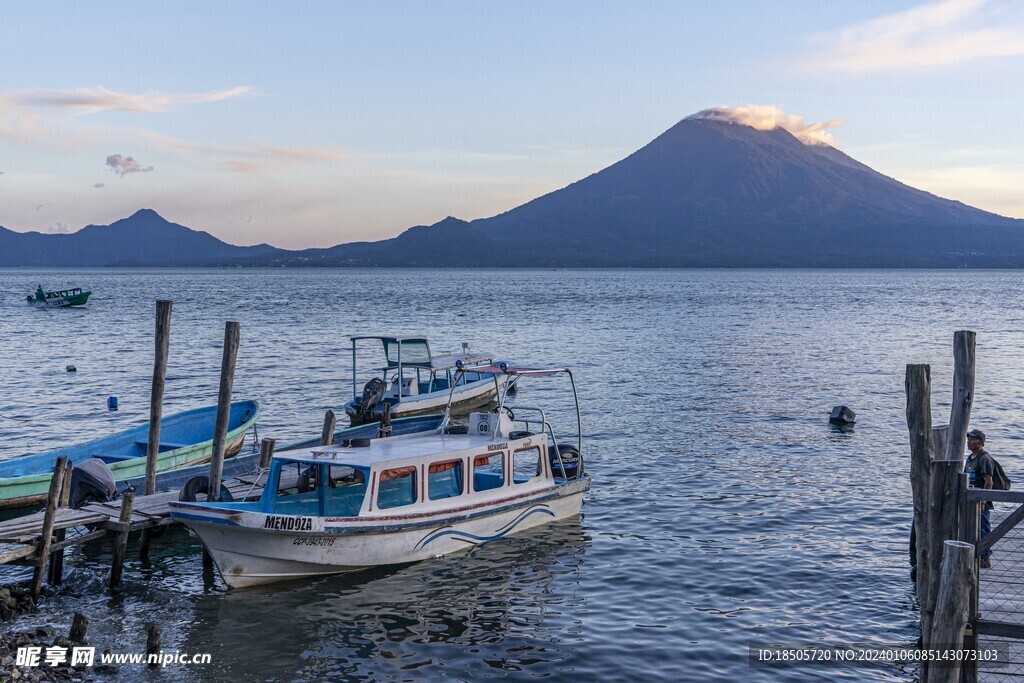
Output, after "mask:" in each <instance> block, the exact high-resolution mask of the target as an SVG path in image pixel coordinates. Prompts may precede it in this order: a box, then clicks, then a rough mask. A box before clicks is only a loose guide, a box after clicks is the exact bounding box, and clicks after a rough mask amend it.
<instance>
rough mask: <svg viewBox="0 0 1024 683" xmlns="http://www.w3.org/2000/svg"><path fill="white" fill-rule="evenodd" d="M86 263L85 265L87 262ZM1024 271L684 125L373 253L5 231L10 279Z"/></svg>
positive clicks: (741, 141) (824, 168)
mask: <svg viewBox="0 0 1024 683" xmlns="http://www.w3.org/2000/svg"><path fill="white" fill-rule="evenodd" d="M76 259H77V260H76ZM116 263H120V264H126V263H132V264H137V265H192V266H203V265H220V266H225V265H237V266H268V267H273V266H290V267H311V266H314V267H315V266H322V267H460V266H489V267H495V266H498V267H500V266H506V267H529V266H535V267H559V266H563V267H564V266H570V267H890V268H891V267H960V266H968V267H982V266H989V267H1024V220H1020V219H1014V218H1007V217H1004V216H999V215H997V214H994V213H991V212H987V211H983V210H981V209H977V208H975V207H971V206H968V205H966V204H964V203H962V202H958V201H955V200H950V199H944V198H942V197H938V196H936V195H934V194H931V193H928V192H925V191H923V190H918V189H915V188H913V187H910V186H908V185H906V184H904V183H901V182H900V181H898V180H896V179H895V178H891V177H889V176H886V175H883V174H882V173H879V172H878V171H875V170H874V169H872V168H870V167H869V166H867V165H865V164H863V163H861V162H860V161H857V160H856V159H854V158H852V157H850V156H849V155H847V154H846V153H844V152H842V151H841V150H839V149H837V148H835V147H830V146H827V145H820V144H806V143H804V142H802V141H800V140H799V139H797V138H796V137H795V136H794V135H792V134H791V133H789V132H788V131H786V130H784V129H781V128H776V129H773V130H769V131H762V130H755V129H754V128H751V127H749V126H745V125H742V124H739V123H733V122H729V121H722V120H711V119H702V118H692V117H691V118H687V119H683V120H682V121H680V122H678V123H677V124H675V125H674V126H672V127H671V128H669V129H668V130H666V131H665V132H663V133H662V134H661V135H659V136H657V137H656V138H654V139H653V140H652V141H651V142H649V143H648V144H646V145H644V146H643V147H641V148H640V149H638V150H636V151H635V152H633V153H632V154H630V155H628V156H626V157H625V158H623V159H621V160H619V161H617V162H615V163H614V164H611V165H610V166H608V167H607V168H604V169H602V170H600V171H597V172H595V173H592V174H590V175H588V176H586V177H585V178H581V179H580V180H577V181H576V182H573V183H570V184H569V185H567V186H566V187H563V188H561V189H559V190H555V191H553V192H550V193H547V194H545V195H542V196H540V197H537V198H535V199H533V200H530V201H528V202H526V203H524V204H522V205H520V206H517V207H514V208H512V209H510V210H508V211H505V212H502V213H500V214H497V215H495V216H492V217H489V218H482V219H477V220H473V221H463V220H460V219H458V218H454V217H451V216H449V217H447V218H445V219H444V220H442V221H439V222H437V223H434V224H433V225H418V226H413V227H411V228H409V229H407V230H405V231H404V232H402V233H401V234H400V235H398V236H396V237H392V238H388V239H385V240H380V241H376V242H352V243H346V244H339V245H335V246H333V247H328V248H317V249H304V250H285V249H278V248H275V247H272V246H270V245H267V244H260V245H254V246H251V247H236V246H234V245H230V244H227V243H226V242H223V241H221V240H219V239H217V238H216V237H214V236H213V235H211V234H209V233H207V232H203V231H196V230H192V229H190V228H187V227H185V226H182V225H178V224H176V223H171V222H169V221H167V220H165V219H164V218H162V217H161V216H160V215H159V214H157V213H156V212H155V211H152V210H150V209H142V210H140V211H138V212H136V213H135V214H133V215H132V216H130V217H128V218H125V219H121V220H119V221H115V222H114V223H112V224H110V225H108V226H95V225H89V226H86V227H85V228H82V229H81V230H80V231H78V232H76V233H72V234H70V235H43V234H41V233H16V232H13V231H10V230H7V229H0V266H8V265H112V264H116Z"/></svg>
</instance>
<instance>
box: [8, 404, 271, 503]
mask: <svg viewBox="0 0 1024 683" xmlns="http://www.w3.org/2000/svg"><path fill="white" fill-rule="evenodd" d="M259 414H260V406H259V403H257V402H256V401H237V402H234V403H232V404H231V417H230V419H229V421H228V436H227V444H226V447H225V457H226V458H230V457H231V456H233V455H235V454H237V453H238V452H239V451H240V450H241V449H242V442H243V440H244V439H245V433H246V432H247V431H248V430H249V428H250V427H252V426H253V424H255V422H256V419H257V418H258V417H259ZM216 420H217V406H208V407H206V408H196V409H195V410H187V411H185V412H183V413H178V414H176V415H171V416H169V417H165V418H163V419H162V420H161V421H160V447H159V454H158V456H157V483H158V487H159V486H160V484H161V483H163V482H161V479H164V478H165V476H166V473H169V472H178V471H180V470H184V469H192V467H194V466H197V465H200V464H202V463H204V462H208V461H209V460H210V458H211V457H212V455H213V430H214V424H215V422H216ZM148 447H149V423H148V422H146V423H144V424H142V425H140V426H138V427H134V428H132V429H128V430H126V431H123V432H120V433H118V434H114V435H113V436H108V437H105V438H103V439H98V440H96V441H90V442H88V443H84V444H80V445H77V446H68V447H65V448H57V449H54V450H52V451H47V452H46V453H40V454H39V455H30V456H23V457H20V458H13V459H11V460H5V461H3V462H0V509H7V508H19V507H25V506H29V505H34V504H37V503H40V502H42V501H44V500H46V495H47V492H48V490H49V487H50V479H51V478H52V477H53V467H54V464H55V463H56V461H57V458H58V457H59V456H61V455H65V456H67V458H68V461H69V462H70V463H72V464H74V463H80V462H83V461H85V460H88V459H89V458H100V459H101V460H103V461H104V462H105V463H107V466H108V467H110V470H111V472H113V474H114V479H115V480H116V481H118V482H124V481H135V480H142V481H145V476H146V451H147V450H148ZM197 469H198V468H197Z"/></svg>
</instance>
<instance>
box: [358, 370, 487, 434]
mask: <svg viewBox="0 0 1024 683" xmlns="http://www.w3.org/2000/svg"><path fill="white" fill-rule="evenodd" d="M506 381H507V378H506V377H498V378H497V382H495V380H494V379H493V378H489V379H485V380H479V381H477V382H473V383H471V384H468V385H464V386H463V387H459V388H458V389H457V390H456V392H455V394H454V395H453V396H452V403H451V410H450V414H452V415H458V414H461V413H466V412H469V411H471V410H473V409H475V408H479V407H481V406H485V405H487V404H488V403H491V402H492V401H494V400H495V399H496V398H497V395H498V391H499V389H500V388H501V387H502V386H504V384H505V382H506ZM448 395H449V392H448V391H447V390H445V391H435V392H433V393H430V394H422V395H420V396H406V397H403V398H402V400H401V401H399V402H398V403H394V404H392V405H391V416H392V417H393V418H395V417H414V416H417V415H429V414H432V413H439V412H444V409H445V406H447V405H448ZM356 407H357V406H356V403H355V401H349V402H348V403H346V404H345V414H346V415H348V418H349V422H350V423H351V424H352V425H353V426H357V425H361V424H366V423H369V422H378V421H379V420H380V419H381V417H382V416H383V408H382V407H381V406H380V405H378V406H377V407H376V408H375V409H374V411H373V414H372V415H371V416H370V417H368V418H365V419H364V418H360V416H359V414H358V412H357V410H356Z"/></svg>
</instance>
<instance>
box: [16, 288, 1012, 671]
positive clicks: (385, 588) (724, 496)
mask: <svg viewBox="0 0 1024 683" xmlns="http://www.w3.org/2000/svg"><path fill="white" fill-rule="evenodd" d="M1022 279H1024V274H1022V273H1018V272H1001V271H997V272H979V271H970V272H960V271H955V272H954V271H944V272H920V271H909V272H908V271H903V272H893V271H653V272H647V271H641V272H638V271H571V270H570V271H516V270H511V271H505V270H501V271H496V270H464V271H417V270H410V271H394V272H386V271H364V270H351V271H350V270H310V271H295V270H245V271H242V270H216V271H193V270H125V271H115V270H94V271H75V272H70V271H64V272H59V273H53V272H49V273H41V272H33V271H28V270H7V271H0V293H2V299H3V303H2V305H0V416H2V417H0V458H10V457H16V456H18V455H22V454H25V453H31V452H36V451H40V450H44V449H50V448H54V447H57V446H59V445H61V444H73V443H77V442H81V441H84V440H87V439H90V438H94V437H97V436H100V435H103V434H107V433H110V432H113V431H116V430H119V429H123V428H126V427H128V426H131V425H135V424H138V423H141V422H144V421H145V420H146V419H148V400H149V399H148V397H149V384H150V378H151V375H152V362H153V360H152V354H153V341H152V335H153V325H154V323H153V317H154V303H153V302H154V300H156V299H158V298H169V299H172V300H173V301H174V311H173V315H172V323H171V329H172V338H171V356H170V365H169V371H168V381H167V391H166V401H165V409H164V411H165V414H168V413H170V412H175V411H178V410H185V409H188V408H192V407H196V406H200V405H208V404H212V403H215V402H216V398H217V383H218V373H219V368H220V355H221V344H222V342H223V334H224V322H225V321H226V320H237V321H239V322H240V323H241V337H242V341H241V346H240V349H239V354H238V366H237V367H238V369H237V374H236V378H235V397H236V398H255V399H258V400H259V401H260V402H261V406H262V410H263V417H262V420H261V422H260V425H259V434H260V436H261V437H264V436H273V437H276V438H277V439H278V442H279V443H280V442H281V441H282V440H290V439H295V438H300V437H309V436H315V435H318V434H319V432H320V426H321V422H322V419H323V413H324V411H325V410H326V409H328V408H335V409H336V410H338V411H339V412H340V405H341V404H342V403H343V402H344V401H345V400H347V398H348V397H349V396H350V394H351V379H350V378H351V368H350V353H349V346H348V339H347V336H348V335H351V334H363V333H373V332H390V333H395V334H417V333H418V334H424V335H427V336H429V338H430V339H431V342H432V344H433V346H434V350H435V351H440V350H444V349H458V348H459V345H460V343H461V342H463V341H469V342H471V344H472V346H471V348H472V349H473V350H495V351H497V352H499V353H500V354H501V355H503V356H507V357H509V358H513V359H515V360H516V361H518V362H521V363H523V364H527V365H536V366H543V365H556V366H571V367H572V368H574V370H575V371H576V376H577V379H578V382H579V384H580V389H581V399H582V403H583V409H584V429H585V452H586V456H587V466H588V469H589V471H590V473H591V474H592V476H593V488H592V490H591V492H590V493H589V494H588V497H587V499H586V501H585V503H584V509H583V514H582V516H581V518H580V519H579V520H573V521H570V522H565V523H560V524H557V525H553V526H549V527H547V528H542V529H540V530H537V531H531V532H527V533H525V534H522V535H519V536H515V537H512V538H509V539H506V540H503V541H500V542H496V543H493V544H490V545H487V546H484V547H480V548H476V549H474V550H472V551H471V552H469V553H468V554H465V555H460V556H456V557H450V558H445V559H439V560H435V561H430V562H422V563H419V564H415V565H411V566H405V567H399V568H389V569H381V570H377V571H372V572H365V573H361V574H356V575H351V576H347V577H346V576H340V577H333V578H329V579H322V580H316V581H308V582H298V583H289V584H282V585H279V586H270V587H264V588H257V589H252V590H245V591H238V592H234V591H233V592H230V593H229V592H228V591H227V590H226V589H225V588H224V584H223V582H221V580H220V578H219V577H215V576H214V577H211V576H209V575H208V576H206V577H204V576H203V572H202V568H201V561H200V548H201V546H200V545H199V543H198V541H197V540H196V539H195V538H194V537H192V536H191V535H189V534H188V533H187V532H186V531H184V530H175V531H172V532H169V533H168V534H166V535H165V536H164V537H162V538H160V539H159V540H157V541H155V542H154V550H153V555H152V558H151V562H150V563H149V564H147V565H145V566H142V565H141V564H140V563H139V561H138V559H137V558H138V555H137V553H135V552H134V543H133V544H132V546H133V547H132V548H131V549H130V551H129V555H130V562H129V563H128V565H127V566H126V570H125V578H124V584H123V588H122V590H120V591H119V592H117V593H116V594H114V595H113V596H111V595H109V594H108V593H106V592H105V591H104V590H103V586H104V582H105V580H106V573H107V571H108V569H109V562H110V552H111V550H110V546H109V544H103V543H97V544H93V545H89V546H86V547H84V548H82V549H78V550H76V551H74V552H73V553H71V554H70V555H69V558H68V560H67V566H68V575H67V578H66V580H65V585H64V587H63V588H62V590H61V592H60V593H59V594H58V595H56V596H54V597H51V598H49V599H47V600H46V602H45V604H44V606H43V608H42V609H41V610H40V611H39V612H38V613H36V614H32V615H28V616H25V617H22V618H21V619H19V620H17V621H15V622H14V623H13V624H5V625H3V628H6V629H23V628H28V627H31V626H36V625H51V626H54V627H55V628H57V629H58V630H59V631H61V632H66V630H67V628H68V625H69V623H70V620H71V615H72V613H73V612H75V611H81V612H84V613H85V614H87V615H89V616H90V618H91V619H92V625H91V629H90V635H91V637H92V641H93V643H94V644H96V645H97V646H99V648H100V649H103V648H109V649H111V650H112V651H114V652H142V651H144V649H145V627H146V624H147V623H149V622H151V621H154V620H156V621H159V622H160V623H161V624H162V625H163V645H164V648H165V650H180V651H181V652H188V653H194V652H209V653H210V654H211V655H212V658H213V663H212V664H211V665H209V666H205V667H203V666H193V667H188V666H172V667H169V668H167V669H165V670H163V671H160V672H143V671H141V670H139V669H133V668H131V667H127V666H126V667H124V668H122V669H121V671H120V672H119V673H118V674H116V675H111V676H110V678H112V679H116V680H124V681H135V680H140V679H144V680H149V679H152V680H173V681H223V680H241V679H243V678H245V679H251V680H265V681H277V680H281V681H284V680H308V681H320V680H344V679H347V678H351V679H372V680H377V681H406V680H436V679H439V678H450V679H453V680H479V679H485V678H502V677H507V678H512V679H524V680H525V679H533V678H548V679H551V680H564V679H567V678H569V677H573V678H579V679H581V680H598V679H600V680H603V681H629V680H637V679H640V678H642V679H646V680H665V681H691V680H692V681H702V680H709V679H711V680H730V681H731V680H737V679H741V678H742V679H743V680H745V681H748V682H751V683H753V682H756V681H816V680H821V679H822V676H823V675H825V673H824V672H822V671H821V670H813V669H789V670H783V671H780V670H765V669H751V668H749V666H748V660H747V652H748V647H749V646H750V645H757V644H764V643H767V642H784V643H797V642H800V643H806V642H827V643H851V642H865V641H872V642H879V643H888V644H898V643H904V644H909V643H913V642H914V640H915V639H916V636H917V634H916V622H917V613H916V604H915V599H914V594H913V587H912V585H911V582H910V581H909V580H908V578H907V570H908V566H907V551H906V538H907V532H908V528H909V520H910V517H911V505H910V486H909V480H908V477H909V474H908V473H909V468H910V459H909V448H908V439H907V430H906V425H905V418H904V407H905V398H904V392H903V379H904V368H905V365H906V364H907V363H918V362H928V363H931V364H932V380H933V391H934V394H935V395H934V396H933V403H934V407H935V421H936V423H937V424H938V423H943V422H945V421H946V420H947V419H948V414H949V413H948V411H949V401H950V397H951V392H952V352H951V344H952V336H953V332H954V331H955V330H958V329H973V330H976V331H977V332H978V368H977V389H978V392H977V398H976V402H975V406H974V419H973V426H975V427H980V428H981V429H983V430H984V431H986V432H987V433H988V435H989V441H988V444H989V446H990V450H992V452H993V453H994V454H995V455H996V456H997V457H1000V459H1001V461H1002V462H1003V464H1004V466H1005V467H1006V469H1007V470H1008V471H1009V472H1010V476H1011V477H1012V476H1014V471H1017V472H1019V471H1020V470H1021V464H1022V463H1024V459H1021V458H1017V457H1014V456H1015V455H1017V454H1020V453H1021V452H1022V451H1024V363H1021V362H1020V361H1021V357H1022V356H1024V350H1022V349H1021V344H1020V341H1021V335H1022V331H1024V294H1022V292H1024V288H1022V286H1021V285H1022ZM39 283H42V284H44V286H48V287H57V286H68V285H81V286H83V287H87V288H91V289H92V290H93V292H94V296H93V298H92V299H91V300H90V303H89V306H88V308H87V309H85V310H51V311H39V310H35V309H32V308H29V307H27V306H26V305H24V304H22V303H20V302H21V301H23V300H24V296H25V295H26V294H28V293H29V292H31V291H32V290H34V289H35V286H36V285H37V284H39ZM68 364H74V365H75V366H77V369H78V371H77V373H73V374H71V373H67V372H65V370H64V368H65V366H66V365H68ZM112 395H115V396H117V397H118V398H119V402H120V411H119V412H116V413H111V412H107V410H106V399H107V397H108V396H112ZM570 399H571V394H569V393H568V392H566V391H565V390H564V388H563V387H562V385H561V384H560V383H558V382H555V381H553V380H549V381H537V382H533V383H530V384H527V385H525V386H524V390H523V391H521V392H520V394H519V396H518V397H517V399H516V401H517V402H518V403H520V404H522V405H544V406H545V407H549V406H550V407H551V410H550V412H549V415H551V417H552V418H553V420H554V423H555V426H556V429H557V428H558V425H559V424H562V425H565V427H566V428H571V427H572V426H574V423H570V422H569V420H570V419H571V418H572V417H573V415H572V413H571V408H572V405H571V400H570ZM567 401H568V402H567ZM837 404H846V405H849V406H850V407H851V408H853V409H854V410H855V411H856V412H857V416H858V419H857V425H856V428H855V429H854V430H853V431H851V432H846V433H843V432H839V431H835V430H833V429H831V428H830V427H829V425H828V419H827V418H828V412H829V410H830V408H831V407H832V406H833V405H837ZM17 420H28V421H17ZM1017 476H1019V475H1017ZM827 675H828V677H830V678H832V679H837V680H885V681H911V680H913V679H914V676H915V671H914V669H913V668H912V667H904V666H893V667H888V668H883V669H873V670H864V669H860V670H857V669H853V670H838V669H836V670H828V672H827Z"/></svg>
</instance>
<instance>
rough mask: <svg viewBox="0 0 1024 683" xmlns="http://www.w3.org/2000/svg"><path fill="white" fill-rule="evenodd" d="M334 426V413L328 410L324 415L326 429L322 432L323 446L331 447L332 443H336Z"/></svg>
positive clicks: (321, 443)
mask: <svg viewBox="0 0 1024 683" xmlns="http://www.w3.org/2000/svg"><path fill="white" fill-rule="evenodd" d="M334 425H335V417H334V411H333V410H328V411H327V412H326V413H324V428H323V430H322V431H321V432H320V445H321V446H330V445H331V444H332V443H334Z"/></svg>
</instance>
